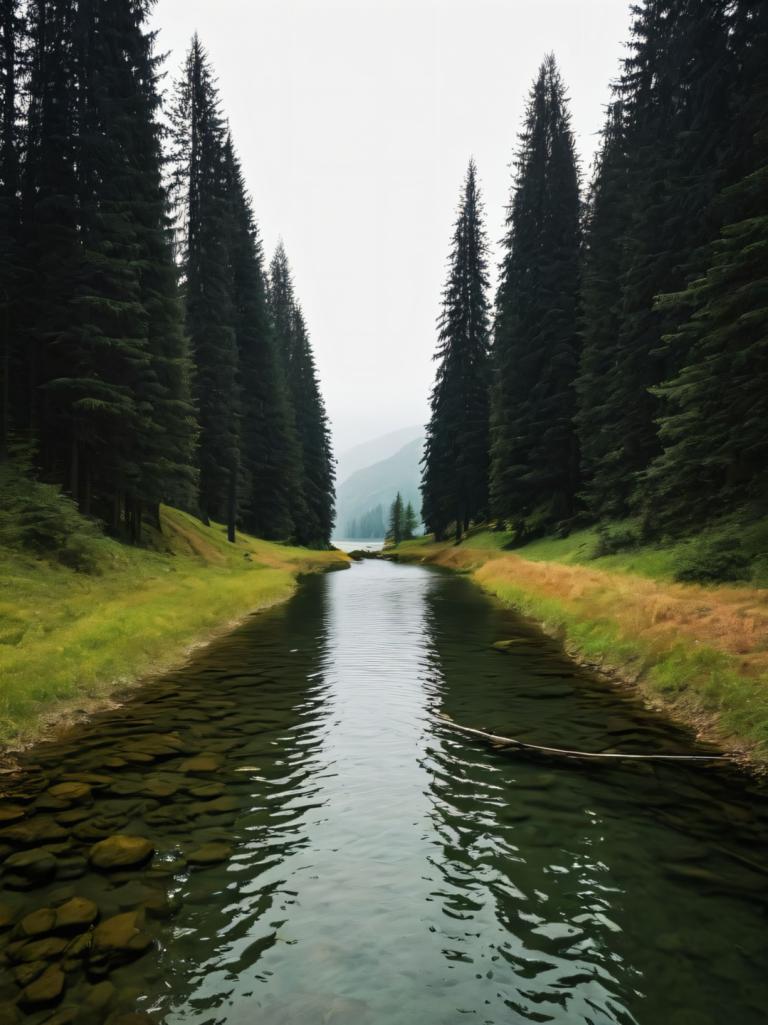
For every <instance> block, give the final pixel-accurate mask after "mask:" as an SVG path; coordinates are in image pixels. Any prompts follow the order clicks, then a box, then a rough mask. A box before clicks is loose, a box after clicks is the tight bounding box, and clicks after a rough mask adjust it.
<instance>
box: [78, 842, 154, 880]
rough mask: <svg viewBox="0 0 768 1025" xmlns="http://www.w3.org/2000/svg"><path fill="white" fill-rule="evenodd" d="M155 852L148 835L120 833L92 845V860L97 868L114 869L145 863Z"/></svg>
mask: <svg viewBox="0 0 768 1025" xmlns="http://www.w3.org/2000/svg"><path fill="white" fill-rule="evenodd" d="M154 852H155V847H154V844H153V843H152V842H151V840H147V839H146V837H143V836H124V835H121V834H118V835H116V836H110V837H107V839H106V840H102V841H101V842H100V843H97V844H96V845H95V846H94V847H92V848H91V854H90V861H91V864H92V865H94V866H95V867H96V868H100V869H104V870H105V871H112V870H115V869H121V868H132V867H134V866H137V865H143V864H144V863H145V862H146V861H149V859H150V858H151V857H152V855H153V854H154Z"/></svg>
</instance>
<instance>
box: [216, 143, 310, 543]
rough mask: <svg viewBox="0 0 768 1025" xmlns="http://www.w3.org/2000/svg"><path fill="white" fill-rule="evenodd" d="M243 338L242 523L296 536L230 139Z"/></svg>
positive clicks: (282, 421)
mask: <svg viewBox="0 0 768 1025" xmlns="http://www.w3.org/2000/svg"><path fill="white" fill-rule="evenodd" d="M227 161H228V168H229V176H230V202H231V207H232V210H231V216H232V237H231V242H230V246H231V253H232V272H233V287H234V312H235V335H236V340H237V351H238V363H239V380H240V394H241V403H242V410H241V425H240V450H241V475H242V481H241V489H242V509H241V518H242V524H243V527H244V529H245V530H247V531H249V532H250V533H252V534H256V535H257V536H258V537H264V538H267V539H272V540H285V539H287V538H290V537H291V536H292V535H293V516H292V512H291V502H292V496H293V493H294V492H295V490H296V489H297V488H298V487H299V486H300V485H299V481H298V477H297V473H296V467H295V465H294V463H295V460H296V449H297V443H296V439H295V434H294V429H293V420H292V412H291V408H290V405H289V399H288V394H287V388H286V384H285V379H284V372H283V366H282V363H281V361H280V360H279V358H278V354H277V351H276V348H275V338H274V332H273V329H272V321H271V318H270V313H269V306H268V302H267V288H266V281H265V277H264V257H263V250H262V244H261V239H260V237H259V232H258V228H257V225H256V219H255V217H254V214H253V208H252V205H251V200H250V197H249V196H248V194H247V191H246V188H245V182H244V179H243V173H242V168H241V167H240V163H239V161H238V159H237V157H236V155H235V153H234V149H233V145H232V140H231V139H228V141H227Z"/></svg>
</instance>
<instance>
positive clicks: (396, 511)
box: [386, 491, 405, 545]
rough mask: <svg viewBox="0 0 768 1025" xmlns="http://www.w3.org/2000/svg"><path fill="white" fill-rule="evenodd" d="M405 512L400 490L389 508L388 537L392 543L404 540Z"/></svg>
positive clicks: (397, 543) (396, 543)
mask: <svg viewBox="0 0 768 1025" xmlns="http://www.w3.org/2000/svg"><path fill="white" fill-rule="evenodd" d="M404 514H405V509H404V508H403V496H402V495H401V494H400V492H399V491H398V493H397V495H396V497H395V500H394V502H393V503H392V505H391V506H390V509H389V524H388V525H387V535H386V539H387V541H391V542H392V544H395V545H399V544H400V542H401V541H402V540H403V537H404V535H403V526H404Z"/></svg>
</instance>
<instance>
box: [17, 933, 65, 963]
mask: <svg viewBox="0 0 768 1025" xmlns="http://www.w3.org/2000/svg"><path fill="white" fill-rule="evenodd" d="M66 947H67V941H66V940H62V939H60V938H59V937H58V936H47V937H46V938H45V939H44V940H33V941H32V942H31V943H24V944H22V946H21V947H20V948H16V949H14V951H13V956H12V957H11V960H13V961H18V962H23V963H24V964H31V963H32V962H33V961H55V960H56V958H57V957H60V956H61V955H62V954H63V953H64V951H65V950H66ZM8 954H9V957H10V956H11V950H10V947H9V948H8Z"/></svg>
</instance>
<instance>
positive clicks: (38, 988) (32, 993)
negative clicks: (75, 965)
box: [19, 965, 66, 1009]
mask: <svg viewBox="0 0 768 1025" xmlns="http://www.w3.org/2000/svg"><path fill="white" fill-rule="evenodd" d="M65 986H66V977H65V975H64V972H62V970H61V968H59V967H58V965H51V967H50V968H46V970H45V971H44V972H43V974H42V975H41V976H40V977H39V978H38V979H35V981H34V982H31V983H30V984H29V985H28V986H26V987H25V988H24V989H23V990H22V991H21V995H20V996H19V1004H20V1005H21V1006H22V1007H28V1008H30V1009H35V1008H38V1007H46V1006H47V1005H48V1004H53V1003H56V1001H57V1000H60V999H61V997H62V994H63V993H64V987H65Z"/></svg>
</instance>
